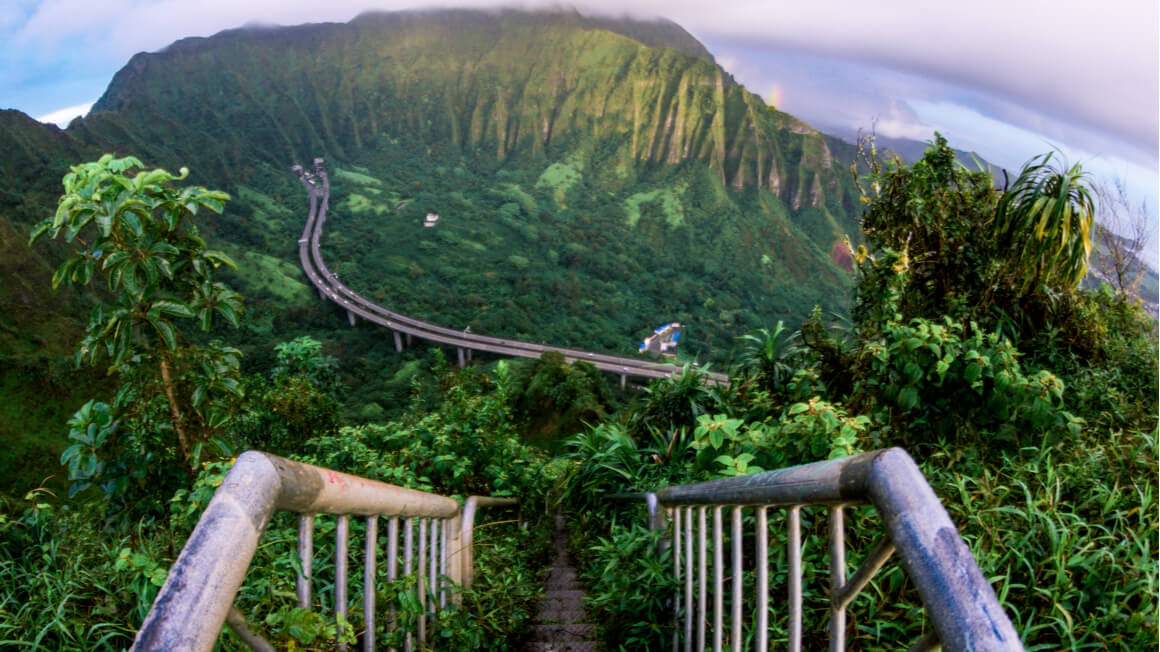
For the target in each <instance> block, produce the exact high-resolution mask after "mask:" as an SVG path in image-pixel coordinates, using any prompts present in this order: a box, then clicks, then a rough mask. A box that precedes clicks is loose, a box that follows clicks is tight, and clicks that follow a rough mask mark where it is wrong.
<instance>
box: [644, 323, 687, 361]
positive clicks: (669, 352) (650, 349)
mask: <svg viewBox="0 0 1160 652" xmlns="http://www.w3.org/2000/svg"><path fill="white" fill-rule="evenodd" d="M680 339H681V325H680V324H678V323H677V322H673V323H671V324H662V325H660V326H658V327H657V328H656V330H654V331H653V334H652V335H649V336H648V337H646V338H645V340H644V342H641V344H640V352H641V353H648V354H649V355H651V356H652V357H654V358H659V357H661V356H662V355H663V356H666V357H670V358H672V357H676V355H677V341H678V340H680Z"/></svg>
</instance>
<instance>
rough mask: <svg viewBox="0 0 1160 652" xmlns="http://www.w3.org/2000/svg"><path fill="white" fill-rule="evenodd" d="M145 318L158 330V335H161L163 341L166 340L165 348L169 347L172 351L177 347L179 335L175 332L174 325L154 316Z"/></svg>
mask: <svg viewBox="0 0 1160 652" xmlns="http://www.w3.org/2000/svg"><path fill="white" fill-rule="evenodd" d="M145 319H146V320H147V321H148V322H149V323H150V324H151V325H152V326H153V328H154V329H155V330H156V331H157V335H158V336H160V337H161V341H162V342H164V344H165V348H167V349H169V350H170V351H172V350H173V349H176V348H177V337H176V335H175V334H174V332H173V326H172V325H170V323H169V322H167V321H165V320H163V319H154V318H152V317H146V318H145Z"/></svg>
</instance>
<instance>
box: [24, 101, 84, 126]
mask: <svg viewBox="0 0 1160 652" xmlns="http://www.w3.org/2000/svg"><path fill="white" fill-rule="evenodd" d="M95 103H96V100H93V101H92V102H86V103H84V104H78V105H76V106H68V107H65V108H63V109H58V110H56V111H53V112H51V113H46V114H44V115H42V116H39V117H38V118H36V119H37V120H39V121H40V122H44V123H46V124H54V125H56V126H58V127H67V126H68V123H70V122H72V121H73V118H80V117H84V116H86V115H88V114H89V110H90V109H92V108H93V104H95Z"/></svg>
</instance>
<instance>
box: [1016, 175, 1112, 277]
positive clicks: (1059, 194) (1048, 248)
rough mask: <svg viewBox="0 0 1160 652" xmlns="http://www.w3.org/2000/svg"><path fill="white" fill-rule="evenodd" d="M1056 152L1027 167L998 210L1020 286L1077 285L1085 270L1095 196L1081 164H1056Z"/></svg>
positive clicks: (1089, 253) (1094, 209) (1090, 243)
mask: <svg viewBox="0 0 1160 652" xmlns="http://www.w3.org/2000/svg"><path fill="white" fill-rule="evenodd" d="M1054 158H1055V152H1048V153H1046V154H1041V155H1039V156H1037V157H1035V158H1032V159H1031V160H1030V161H1028V162H1027V164H1026V165H1024V166H1023V170H1022V171H1021V172H1020V173H1019V176H1018V177H1017V178H1016V179H1015V182H1014V183H1013V184H1012V186H1011V188H1010V189H1009V190H1008V191H1007V192H1006V193H1004V195H1003V198H1002V199H1001V200H1000V201H999V206H998V208H997V210H996V211H995V223H994V229H995V237H996V241H997V242H999V243H1009V245H1008V246H1009V249H1008V251H1007V263H1008V264H1007V266H1006V270H1005V271H1006V273H1007V274H1008V275H1009V277H1010V278H1013V279H1015V278H1017V279H1020V280H1021V285H1022V290H1023V291H1024V292H1027V291H1035V290H1036V289H1038V288H1039V287H1040V286H1041V285H1042V284H1047V285H1049V286H1053V287H1060V288H1065V289H1069V290H1070V289H1075V288H1076V287H1077V286H1079V282H1080V281H1081V280H1083V276H1084V273H1085V272H1086V271H1087V264H1088V257H1089V256H1090V255H1091V246H1092V220H1093V216H1094V215H1095V212H1096V208H1095V199H1094V197H1093V193H1092V189H1091V184H1090V180H1089V179H1088V175H1087V173H1086V172H1084V170H1083V168H1082V167H1081V166H1080V165H1079V164H1078V163H1077V164H1075V165H1072V166H1068V165H1067V162H1066V161H1063V160H1062V157H1061V161H1060V163H1059V164H1058V165H1057V164H1055V163H1054V162H1053V161H1054Z"/></svg>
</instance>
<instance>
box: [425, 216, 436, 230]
mask: <svg viewBox="0 0 1160 652" xmlns="http://www.w3.org/2000/svg"><path fill="white" fill-rule="evenodd" d="M438 221H439V216H438V215H436V214H435V213H427V217H426V218H425V219H424V220H423V226H424V227H426V228H428V229H429V228H431V227H433V226H435V223H436V222H438Z"/></svg>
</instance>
